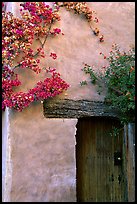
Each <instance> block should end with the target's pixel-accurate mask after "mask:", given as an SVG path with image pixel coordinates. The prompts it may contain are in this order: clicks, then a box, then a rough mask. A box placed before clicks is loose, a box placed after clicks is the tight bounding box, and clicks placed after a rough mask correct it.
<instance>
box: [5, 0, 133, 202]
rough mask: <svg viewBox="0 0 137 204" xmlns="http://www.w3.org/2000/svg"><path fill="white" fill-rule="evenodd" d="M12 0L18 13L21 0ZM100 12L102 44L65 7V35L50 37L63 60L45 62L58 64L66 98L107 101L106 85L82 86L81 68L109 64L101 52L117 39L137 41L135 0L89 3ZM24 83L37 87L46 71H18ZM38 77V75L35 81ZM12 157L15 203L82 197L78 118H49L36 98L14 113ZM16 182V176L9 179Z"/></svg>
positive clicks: (122, 42) (49, 45)
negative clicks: (77, 151) (78, 170)
mask: <svg viewBox="0 0 137 204" xmlns="http://www.w3.org/2000/svg"><path fill="white" fill-rule="evenodd" d="M10 3H12V6H13V7H12V8H13V12H14V14H16V15H17V16H18V6H19V3H20V2H8V4H10ZM88 5H89V6H90V7H92V8H93V10H95V11H96V12H97V16H98V18H99V24H98V27H99V29H100V31H101V33H102V34H103V35H104V38H105V42H103V43H99V40H98V38H97V37H96V36H94V34H93V32H92V31H91V29H90V28H89V25H88V23H87V22H86V21H85V19H83V18H81V17H79V16H78V15H75V14H73V13H72V12H69V11H66V10H65V9H64V8H61V9H60V15H61V21H60V22H58V23H57V24H56V25H55V27H60V28H61V29H62V32H63V33H64V34H65V35H64V36H62V35H60V36H58V37H56V38H53V39H52V40H51V39H48V40H47V43H46V45H45V50H49V49H50V51H51V52H55V53H56V54H57V56H58V58H57V60H55V61H54V60H50V59H48V60H47V61H45V59H43V60H42V62H41V65H42V66H43V65H44V66H45V65H46V66H51V67H56V68H57V71H58V72H60V73H61V77H62V78H63V79H64V80H66V82H68V83H69V84H70V88H69V89H68V90H67V91H66V92H65V93H63V94H62V95H60V96H59V97H60V98H69V99H74V100H77V99H89V100H96V101H103V100H104V96H105V90H104V92H103V93H102V94H101V95H98V93H97V91H96V88H97V87H94V86H93V85H92V84H90V83H89V84H88V85H87V86H83V87H81V86H80V81H82V80H85V79H87V76H86V75H85V74H84V73H83V72H82V71H81V69H82V68H83V62H85V63H88V64H90V65H94V67H95V69H98V68H100V67H102V66H103V65H105V62H104V60H103V59H102V58H101V56H100V55H99V53H100V52H104V53H105V54H108V53H109V51H110V50H111V45H112V44H113V43H117V44H119V45H120V46H121V47H122V49H125V50H127V49H129V46H130V45H132V44H133V45H134V43H135V26H134V25H135V3H134V2H94V3H92V2H88ZM18 73H20V79H21V80H22V82H23V85H22V87H21V88H20V90H23V91H25V90H27V89H28V88H31V87H33V86H34V85H35V84H36V82H37V81H38V80H41V79H43V78H44V77H45V73H44V72H42V73H41V74H40V75H36V74H35V73H33V72H32V71H30V70H22V71H18ZM30 79H32V80H30ZM9 123H10V130H9V136H10V139H11V160H12V186H11V192H10V193H9V194H10V201H11V202H20V201H22V202H33V201H34V202H48V201H53V202H55V201H56V202H57V201H58V202H63V201H64V202H65V201H66V202H67V201H76V158H75V144H76V141H75V134H76V123H77V119H48V118H45V117H44V116H43V107H42V104H41V103H34V104H32V105H31V106H30V107H29V108H26V109H24V110H23V111H22V112H21V113H18V112H15V111H10V116H9ZM9 183H10V181H9Z"/></svg>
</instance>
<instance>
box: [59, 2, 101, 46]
mask: <svg viewBox="0 0 137 204" xmlns="http://www.w3.org/2000/svg"><path fill="white" fill-rule="evenodd" d="M57 4H58V5H59V6H60V7H65V8H66V9H67V10H68V11H74V12H75V14H81V15H83V16H85V18H86V19H87V21H88V22H89V23H90V28H91V29H92V30H93V33H94V34H95V35H96V36H99V33H100V30H99V29H98V28H97V27H95V28H93V26H92V23H98V22H99V19H98V18H97V17H96V16H94V15H96V12H95V11H94V10H92V9H91V8H89V7H88V5H87V3H86V2H57ZM99 41H100V42H104V35H100V36H99Z"/></svg>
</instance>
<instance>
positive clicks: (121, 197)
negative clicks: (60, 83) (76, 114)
mask: <svg viewBox="0 0 137 204" xmlns="http://www.w3.org/2000/svg"><path fill="white" fill-rule="evenodd" d="M116 128H121V126H120V124H119V122H118V121H117V120H114V119H110V118H104V117H92V118H88V119H85V118H83V119H79V120H78V124H77V134H76V141H77V144H76V167H77V201H78V202H114V201H115V202H117V201H127V184H126V176H125V173H124V169H123V166H124V165H123V158H122V157H123V156H122V143H123V131H122V130H121V131H120V133H119V134H115V133H116V131H115V130H117V129H116ZM112 133H113V134H112Z"/></svg>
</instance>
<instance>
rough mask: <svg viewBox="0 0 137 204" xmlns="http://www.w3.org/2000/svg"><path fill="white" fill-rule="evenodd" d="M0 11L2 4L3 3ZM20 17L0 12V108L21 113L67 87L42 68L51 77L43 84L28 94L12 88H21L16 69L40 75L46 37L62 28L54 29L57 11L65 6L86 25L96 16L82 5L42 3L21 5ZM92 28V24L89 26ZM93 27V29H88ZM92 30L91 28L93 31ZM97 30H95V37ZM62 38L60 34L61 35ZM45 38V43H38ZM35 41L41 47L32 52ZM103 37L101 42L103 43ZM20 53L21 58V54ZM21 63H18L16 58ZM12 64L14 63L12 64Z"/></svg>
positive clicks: (79, 3) (51, 54) (56, 33)
mask: <svg viewBox="0 0 137 204" xmlns="http://www.w3.org/2000/svg"><path fill="white" fill-rule="evenodd" d="M2 6H3V8H4V7H5V6H4V3H3V2H2ZM20 6H21V9H20V14H21V18H17V17H14V15H13V14H12V13H11V12H5V11H4V10H3V11H2V109H3V110H4V109H5V107H9V108H14V109H16V110H18V111H22V110H23V109H24V108H25V107H28V106H29V105H30V103H32V102H33V101H38V100H44V99H47V98H49V97H54V96H56V95H58V94H60V93H62V92H63V91H64V90H66V89H67V88H68V87H69V85H68V84H67V83H66V82H65V81H64V80H63V79H61V77H60V74H59V73H57V72H56V68H50V67H49V68H43V69H45V71H46V72H47V73H50V74H51V78H46V79H45V80H44V81H43V82H41V81H39V82H38V83H37V84H36V86H35V87H34V88H32V89H30V90H29V91H28V92H26V93H25V92H16V93H15V92H14V91H13V88H14V87H17V86H20V85H21V81H19V79H18V75H17V74H16V73H15V72H14V71H15V69H16V68H21V69H25V68H28V69H30V70H32V71H34V72H35V73H37V74H38V73H40V72H41V70H42V68H41V67H40V66H39V63H40V59H39V58H38V57H40V58H41V57H42V58H45V53H44V50H43V48H44V45H45V43H46V41H47V38H48V36H56V35H59V34H61V29H59V28H54V29H52V25H53V23H54V22H56V21H59V20H60V16H59V14H58V11H59V8H60V7H62V6H64V7H65V8H66V9H67V10H74V11H75V13H77V14H83V15H84V16H85V17H86V19H87V20H88V22H89V23H91V22H96V23H97V22H98V19H97V17H95V18H93V13H95V12H94V11H92V10H91V9H89V7H88V6H87V4H86V3H85V2H54V7H53V8H51V7H50V6H49V5H46V3H45V2H25V3H21V4H20ZM90 27H91V24H90ZM91 28H92V27H91ZM92 29H93V28H92ZM99 33H100V31H99V29H98V28H95V29H94V34H95V35H96V36H98V35H99ZM62 35H63V33H62ZM41 38H44V41H43V42H42V41H41ZM34 40H38V41H39V43H40V47H39V48H38V49H37V51H35V53H34V50H33V49H32V48H31V46H32V43H33V42H34ZM103 41H104V39H103V36H102V37H100V42H103ZM20 54H22V56H21V55H20ZM19 56H21V57H22V58H21V60H20V61H19V62H17V58H18V57H19ZM49 57H52V58H53V59H54V60H55V59H56V58H57V55H56V53H50V54H49ZM15 61H16V62H17V64H16V65H14V63H15Z"/></svg>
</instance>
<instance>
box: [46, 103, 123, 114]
mask: <svg viewBox="0 0 137 204" xmlns="http://www.w3.org/2000/svg"><path fill="white" fill-rule="evenodd" d="M43 108H44V116H45V117H47V118H82V117H91V116H105V117H114V118H119V116H120V113H119V112H118V111H117V110H115V109H112V108H110V106H109V105H107V104H105V103H104V102H101V101H88V100H71V99H48V100H45V101H44V103H43Z"/></svg>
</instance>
